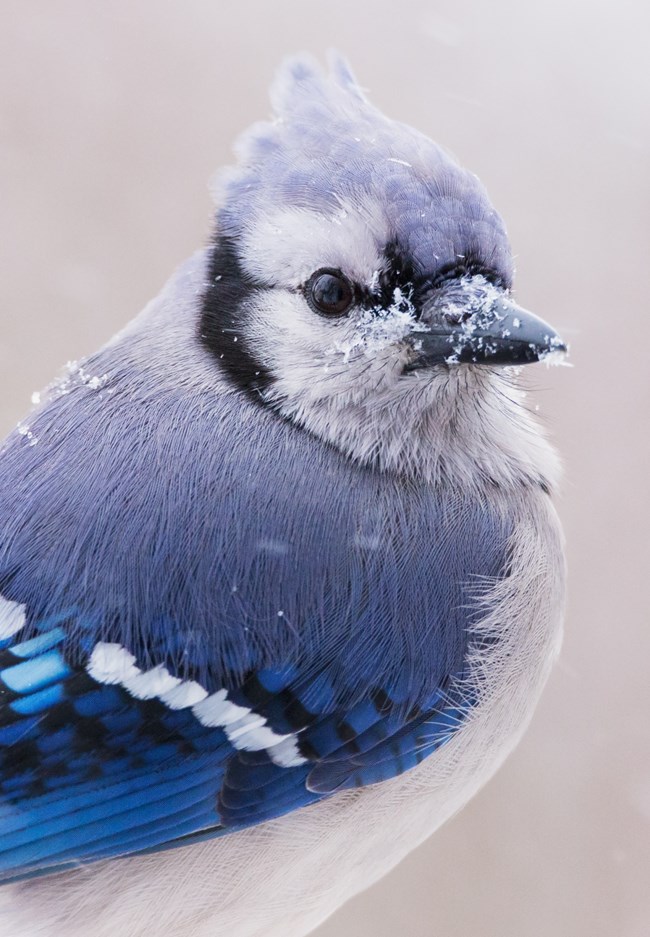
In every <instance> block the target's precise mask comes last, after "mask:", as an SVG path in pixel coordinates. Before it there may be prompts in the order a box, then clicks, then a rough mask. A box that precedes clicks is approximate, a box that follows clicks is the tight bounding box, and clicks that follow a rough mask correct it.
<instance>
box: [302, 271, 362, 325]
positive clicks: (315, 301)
mask: <svg viewBox="0 0 650 937" xmlns="http://www.w3.org/2000/svg"><path fill="white" fill-rule="evenodd" d="M304 293H305V298H306V300H307V302H308V303H309V306H310V308H311V309H313V310H314V312H317V313H318V314H319V315H323V316H332V317H336V316H343V315H345V313H346V312H348V311H349V310H350V309H351V308H352V306H353V304H354V300H355V289H354V286H353V285H352V283H351V282H350V281H349V280H348V278H347V277H346V276H344V274H342V273H341V271H340V270H333V269H331V268H329V267H325V268H323V269H322V270H316V272H315V273H312V275H311V276H310V278H309V279H308V280H307V282H306V284H305V287H304Z"/></svg>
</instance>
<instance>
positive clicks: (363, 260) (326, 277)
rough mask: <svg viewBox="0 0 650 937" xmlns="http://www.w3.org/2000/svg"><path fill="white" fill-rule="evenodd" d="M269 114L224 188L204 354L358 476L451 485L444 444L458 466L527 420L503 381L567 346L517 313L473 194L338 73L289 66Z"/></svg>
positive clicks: (470, 178)
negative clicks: (406, 475)
mask: <svg viewBox="0 0 650 937" xmlns="http://www.w3.org/2000/svg"><path fill="white" fill-rule="evenodd" d="M272 102H273V107H274V113H275V119H274V120H273V121H272V122H267V123H262V124H259V125H256V126H255V127H253V128H252V130H251V131H249V132H248V134H246V135H245V137H244V138H243V139H242V141H241V142H240V144H239V147H238V156H239V164H238V165H237V166H236V167H235V168H233V169H231V170H228V171H227V172H226V173H224V174H222V175H221V177H220V178H219V181H218V184H217V203H218V210H217V226H216V234H215V240H214V244H213V247H212V256H211V263H210V270H209V283H208V288H207V291H206V294H205V298H204V305H203V310H202V316H201V326H200V331H201V338H202V341H203V342H204V344H205V345H207V347H208V348H209V349H210V351H211V352H212V353H213V354H214V355H215V356H216V357H217V358H218V359H219V361H220V363H221V366H222V367H223V369H224V371H225V372H226V373H227V375H228V377H229V378H230V380H231V381H232V383H233V385H236V386H237V387H238V388H240V389H241V390H243V391H245V392H246V393H248V394H249V395H252V396H253V397H254V398H255V399H256V400H257V401H259V402H260V403H261V404H263V405H266V406H270V407H273V408H275V409H276V410H277V411H279V412H280V413H282V414H283V415H284V416H285V417H287V418H289V419H291V420H293V421H295V422H296V423H298V424H300V425H302V426H304V427H305V428H306V429H308V430H310V431H311V432H313V433H315V434H316V435H318V436H320V437H321V438H324V439H326V440H328V441H329V442H332V443H334V444H335V445H337V446H339V448H341V449H343V450H344V451H346V452H347V453H348V454H349V455H351V456H352V457H353V458H356V459H358V460H359V461H361V462H366V463H367V462H372V463H376V464H378V465H380V466H381V467H388V468H397V469H399V470H404V471H409V470H410V469H412V468H414V466H417V471H418V472H419V473H424V475H425V476H426V475H429V476H430V477H436V478H440V477H441V475H444V474H445V469H444V467H441V453H442V451H443V450H444V449H445V447H448V446H449V444H450V439H451V442H452V444H453V446H454V447H455V448H456V449H457V450H459V452H460V456H461V460H462V457H463V451H465V454H468V452H467V450H468V447H469V448H470V449H472V452H474V450H480V449H481V442H480V437H481V435H482V434H484V439H485V438H486V437H487V436H489V435H490V433H492V434H493V435H494V433H493V431H495V430H497V429H498V428H497V426H496V424H497V423H498V411H499V410H500V411H501V415H503V412H504V410H507V411H508V412H511V411H512V412H513V413H514V412H515V410H516V409H517V408H519V409H521V405H520V404H521V401H520V398H519V396H518V392H516V391H515V390H514V389H513V387H512V375H507V374H506V373H505V370H504V366H508V365H511V366H514V365H520V364H525V363H528V362H534V361H538V360H540V359H542V358H545V357H547V356H550V355H552V354H554V353H562V352H564V351H565V346H564V345H563V343H562V341H561V339H560V338H559V337H558V336H557V335H556V333H555V332H554V330H553V329H552V328H551V327H550V326H548V325H546V324H545V323H544V322H543V321H541V320H540V319H538V318H537V317H535V316H533V315H532V314H531V313H529V312H527V311H525V310H524V309H521V308H520V307H519V306H517V305H516V304H515V303H514V301H513V299H512V297H511V294H510V290H511V286H512V277H513V264H512V255H511V250H510V246H509V243H508V239H507V236H506V232H505V228H504V225H503V222H502V220H501V218H500V217H499V215H498V214H497V212H496V211H495V210H494V208H493V207H492V205H491V204H490V202H489V200H488V197H487V193H486V191H485V189H484V187H483V186H482V185H481V183H480V182H479V180H478V179H477V178H476V176H474V175H473V174H472V173H470V172H468V171H466V170H464V169H462V168H461V167H459V166H458V165H457V164H456V163H455V162H454V161H453V159H451V158H450V156H448V155H447V154H446V153H445V152H444V151H443V150H442V149H441V148H440V147H439V146H437V145H436V144H435V143H433V142H432V141H431V140H429V139H428V138H427V137H425V136H423V135H422V134H420V133H418V132H417V131H415V130H413V129H412V128H410V127H408V126H406V125H404V124H401V123H398V122H396V121H393V120H389V119H388V118H386V117H384V116H383V115H382V114H381V113H380V112H379V111H378V110H376V109H375V108H374V107H372V106H371V105H370V104H369V103H368V101H367V99H366V98H365V95H364V94H363V92H362V91H361V89H360V88H359V86H358V84H357V83H356V81H355V79H354V77H353V76H352V74H351V72H350V71H349V69H348V67H347V65H346V64H345V63H344V62H343V61H342V60H340V59H339V58H334V59H333V60H332V62H331V70H330V72H329V74H325V73H323V72H322V71H321V69H320V68H319V67H318V65H317V64H315V63H312V62H311V61H310V60H308V59H305V58H300V59H294V60H291V61H290V62H289V63H287V64H286V65H285V66H284V68H283V69H282V71H281V73H280V75H279V77H278V80H277V82H276V85H275V87H274V90H273V93H272ZM517 419H518V420H520V422H521V421H522V420H523V421H524V422H525V421H526V420H527V419H528V418H527V416H524V415H523V414H519V415H518V416H517ZM481 421H483V426H482V427H481ZM492 424H494V425H492ZM529 429H530V427H528V426H527V430H529ZM452 437H453V438H452ZM472 437H474V438H473V439H472ZM470 443H471V445H470ZM506 448H507V447H506ZM535 459H536V456H535V455H533V457H532V461H533V462H534V461H535ZM447 461H449V459H447ZM487 461H488V462H489V461H490V459H489V458H488V460H487ZM442 462H443V463H444V459H443V460H442ZM452 462H453V460H452ZM427 465H430V470H428V471H427V468H426V466H427ZM483 471H484V474H485V475H486V476H488V477H489V476H490V474H492V475H494V474H495V473H494V472H492V471H491V469H490V468H489V466H487V467H485V468H484V469H483ZM446 472H447V474H449V473H453V472H458V465H453V464H450V466H449V467H448V469H447V470H446ZM497 474H498V473H497Z"/></svg>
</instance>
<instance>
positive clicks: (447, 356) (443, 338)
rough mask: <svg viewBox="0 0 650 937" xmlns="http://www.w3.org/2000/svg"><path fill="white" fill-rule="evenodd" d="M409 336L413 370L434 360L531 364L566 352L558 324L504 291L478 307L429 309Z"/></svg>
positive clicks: (408, 366) (432, 362)
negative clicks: (413, 355)
mask: <svg viewBox="0 0 650 937" xmlns="http://www.w3.org/2000/svg"><path fill="white" fill-rule="evenodd" d="M475 305H476V304H475ZM409 339H410V342H411V345H412V347H413V350H414V352H415V357H414V358H413V360H412V361H411V362H410V364H408V365H407V366H406V370H408V371H413V370H416V369H418V368H426V367H429V366H430V365H433V364H448V365H454V364H487V365H518V364H531V363H533V362H535V361H543V360H544V358H547V357H548V356H549V355H550V354H552V353H558V352H559V353H560V354H563V353H566V351H567V346H566V345H565V343H564V342H563V341H562V339H561V338H560V336H559V335H558V334H557V332H556V331H555V329H553V328H551V326H550V325H548V324H547V323H546V322H544V320H543V319H538V317H537V316H535V315H533V313H532V312H528V311H527V310H526V309H522V308H521V307H520V306H517V305H516V303H514V302H512V300H510V299H509V298H508V297H507V296H505V295H504V296H503V297H500V298H498V299H496V300H491V301H489V302H486V303H481V304H480V305H477V308H473V309H466V308H464V307H463V306H462V305H460V304H453V305H452V304H447V305H446V306H443V307H442V308H441V309H433V310H432V311H429V312H428V313H427V312H425V313H424V314H423V315H422V317H421V318H420V321H419V322H418V328H417V329H416V330H415V331H413V332H411V334H410V336H409Z"/></svg>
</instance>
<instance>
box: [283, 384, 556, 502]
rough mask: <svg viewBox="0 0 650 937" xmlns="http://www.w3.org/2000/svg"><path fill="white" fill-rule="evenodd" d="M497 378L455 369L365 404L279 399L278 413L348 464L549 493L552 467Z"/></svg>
mask: <svg viewBox="0 0 650 937" xmlns="http://www.w3.org/2000/svg"><path fill="white" fill-rule="evenodd" d="M525 398H526V395H525V392H524V391H523V390H522V389H521V388H519V387H518V386H517V385H516V384H515V383H514V381H513V380H511V379H510V377H507V378H506V377H504V376H503V372H495V371H492V370H490V371H488V370H487V369H480V368H472V367H467V366H460V367H457V368H451V369H449V370H445V371H444V372H441V373H440V374H436V375H434V376H433V377H430V378H429V379H427V381H426V382H425V381H424V380H419V381H417V380H414V381H411V382H404V384H403V386H401V387H400V388H398V389H396V388H394V387H393V388H391V389H390V390H387V391H386V392H381V391H380V392H377V391H376V389H375V392H374V393H373V394H372V396H371V397H369V398H368V399H367V400H365V401H364V400H361V401H360V400H358V399H357V400H354V401H352V400H349V399H346V398H344V397H340V396H330V397H327V398H324V399H322V400H314V399H313V398H312V399H311V400H310V401H309V406H305V404H304V402H303V401H302V400H301V399H299V398H296V399H293V400H292V399H290V398H288V399H285V400H283V401H282V402H281V403H280V405H279V409H280V410H281V412H282V413H283V415H285V416H287V417H289V418H290V419H292V420H294V421H296V422H298V423H300V424H301V425H302V426H303V427H304V428H305V429H307V430H308V431H310V432H311V433H313V434H314V435H315V436H318V437H319V438H321V439H323V440H324V441H326V442H328V443H331V444H333V445H335V446H336V447H337V448H338V449H340V450H341V451H343V452H344V453H345V454H346V455H348V456H349V457H350V458H352V459H353V460H355V461H356V462H358V463H360V464H364V465H374V466H376V467H378V468H379V469H380V470H382V471H387V472H394V473H397V474H401V475H406V476H409V477H412V478H417V479H419V480H421V481H425V482H430V483H433V484H443V485H444V484H451V485H454V486H460V487H464V488H465V490H472V489H473V490H476V491H479V492H480V491H481V489H485V487H486V486H494V485H497V486H499V487H502V488H521V486H522V485H524V486H527V485H535V486H541V487H542V488H544V489H546V490H549V489H552V488H553V487H554V486H555V484H556V482H557V480H558V477H559V474H560V469H559V460H558V458H557V455H556V453H555V451H554V449H553V447H552V446H551V445H550V443H549V442H548V440H547V439H546V436H545V434H544V432H543V430H542V428H541V426H540V425H539V424H538V422H537V420H536V419H535V418H534V417H533V415H532V414H531V413H530V412H529V410H528V409H527V406H526V399H525Z"/></svg>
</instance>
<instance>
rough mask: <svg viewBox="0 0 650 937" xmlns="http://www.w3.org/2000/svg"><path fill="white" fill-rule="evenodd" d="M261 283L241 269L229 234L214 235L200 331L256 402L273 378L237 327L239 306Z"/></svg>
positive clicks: (228, 372)
mask: <svg viewBox="0 0 650 937" xmlns="http://www.w3.org/2000/svg"><path fill="white" fill-rule="evenodd" d="M259 289H260V287H259V286H257V284H255V282H254V281H253V280H251V278H250V277H248V276H247V274H246V273H245V272H244V270H243V269H242V266H241V263H240V261H239V257H238V256H237V251H236V249H235V246H234V244H233V242H232V240H231V239H230V238H227V237H217V240H216V241H215V243H214V246H213V248H212V252H211V255H210V262H209V267H208V285H207V288H206V290H205V293H204V295H203V306H202V311H201V320H200V325H199V335H200V339H201V341H202V342H203V344H204V345H205V346H206V348H208V349H209V350H210V351H211V352H212V354H213V355H215V357H216V358H217V360H218V361H219V364H220V365H221V367H222V368H223V370H224V372H225V373H226V375H227V376H228V378H229V379H230V380H231V381H232V383H233V384H234V385H235V386H236V387H238V388H239V390H242V391H244V393H246V394H248V395H249V396H250V397H251V398H252V399H253V400H255V401H256V402H257V403H263V391H264V390H266V388H267V387H268V386H269V385H270V383H271V381H272V378H271V374H270V372H269V371H268V369H267V368H265V366H264V365H263V364H262V362H261V361H258V359H257V358H256V357H255V355H254V354H253V352H252V351H251V349H250V348H249V347H248V344H247V342H246V338H245V337H244V335H243V334H242V330H241V327H240V322H241V315H242V306H243V305H244V303H246V301H247V300H249V299H252V298H253V297H254V296H255V293H257V292H258V291H259Z"/></svg>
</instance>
